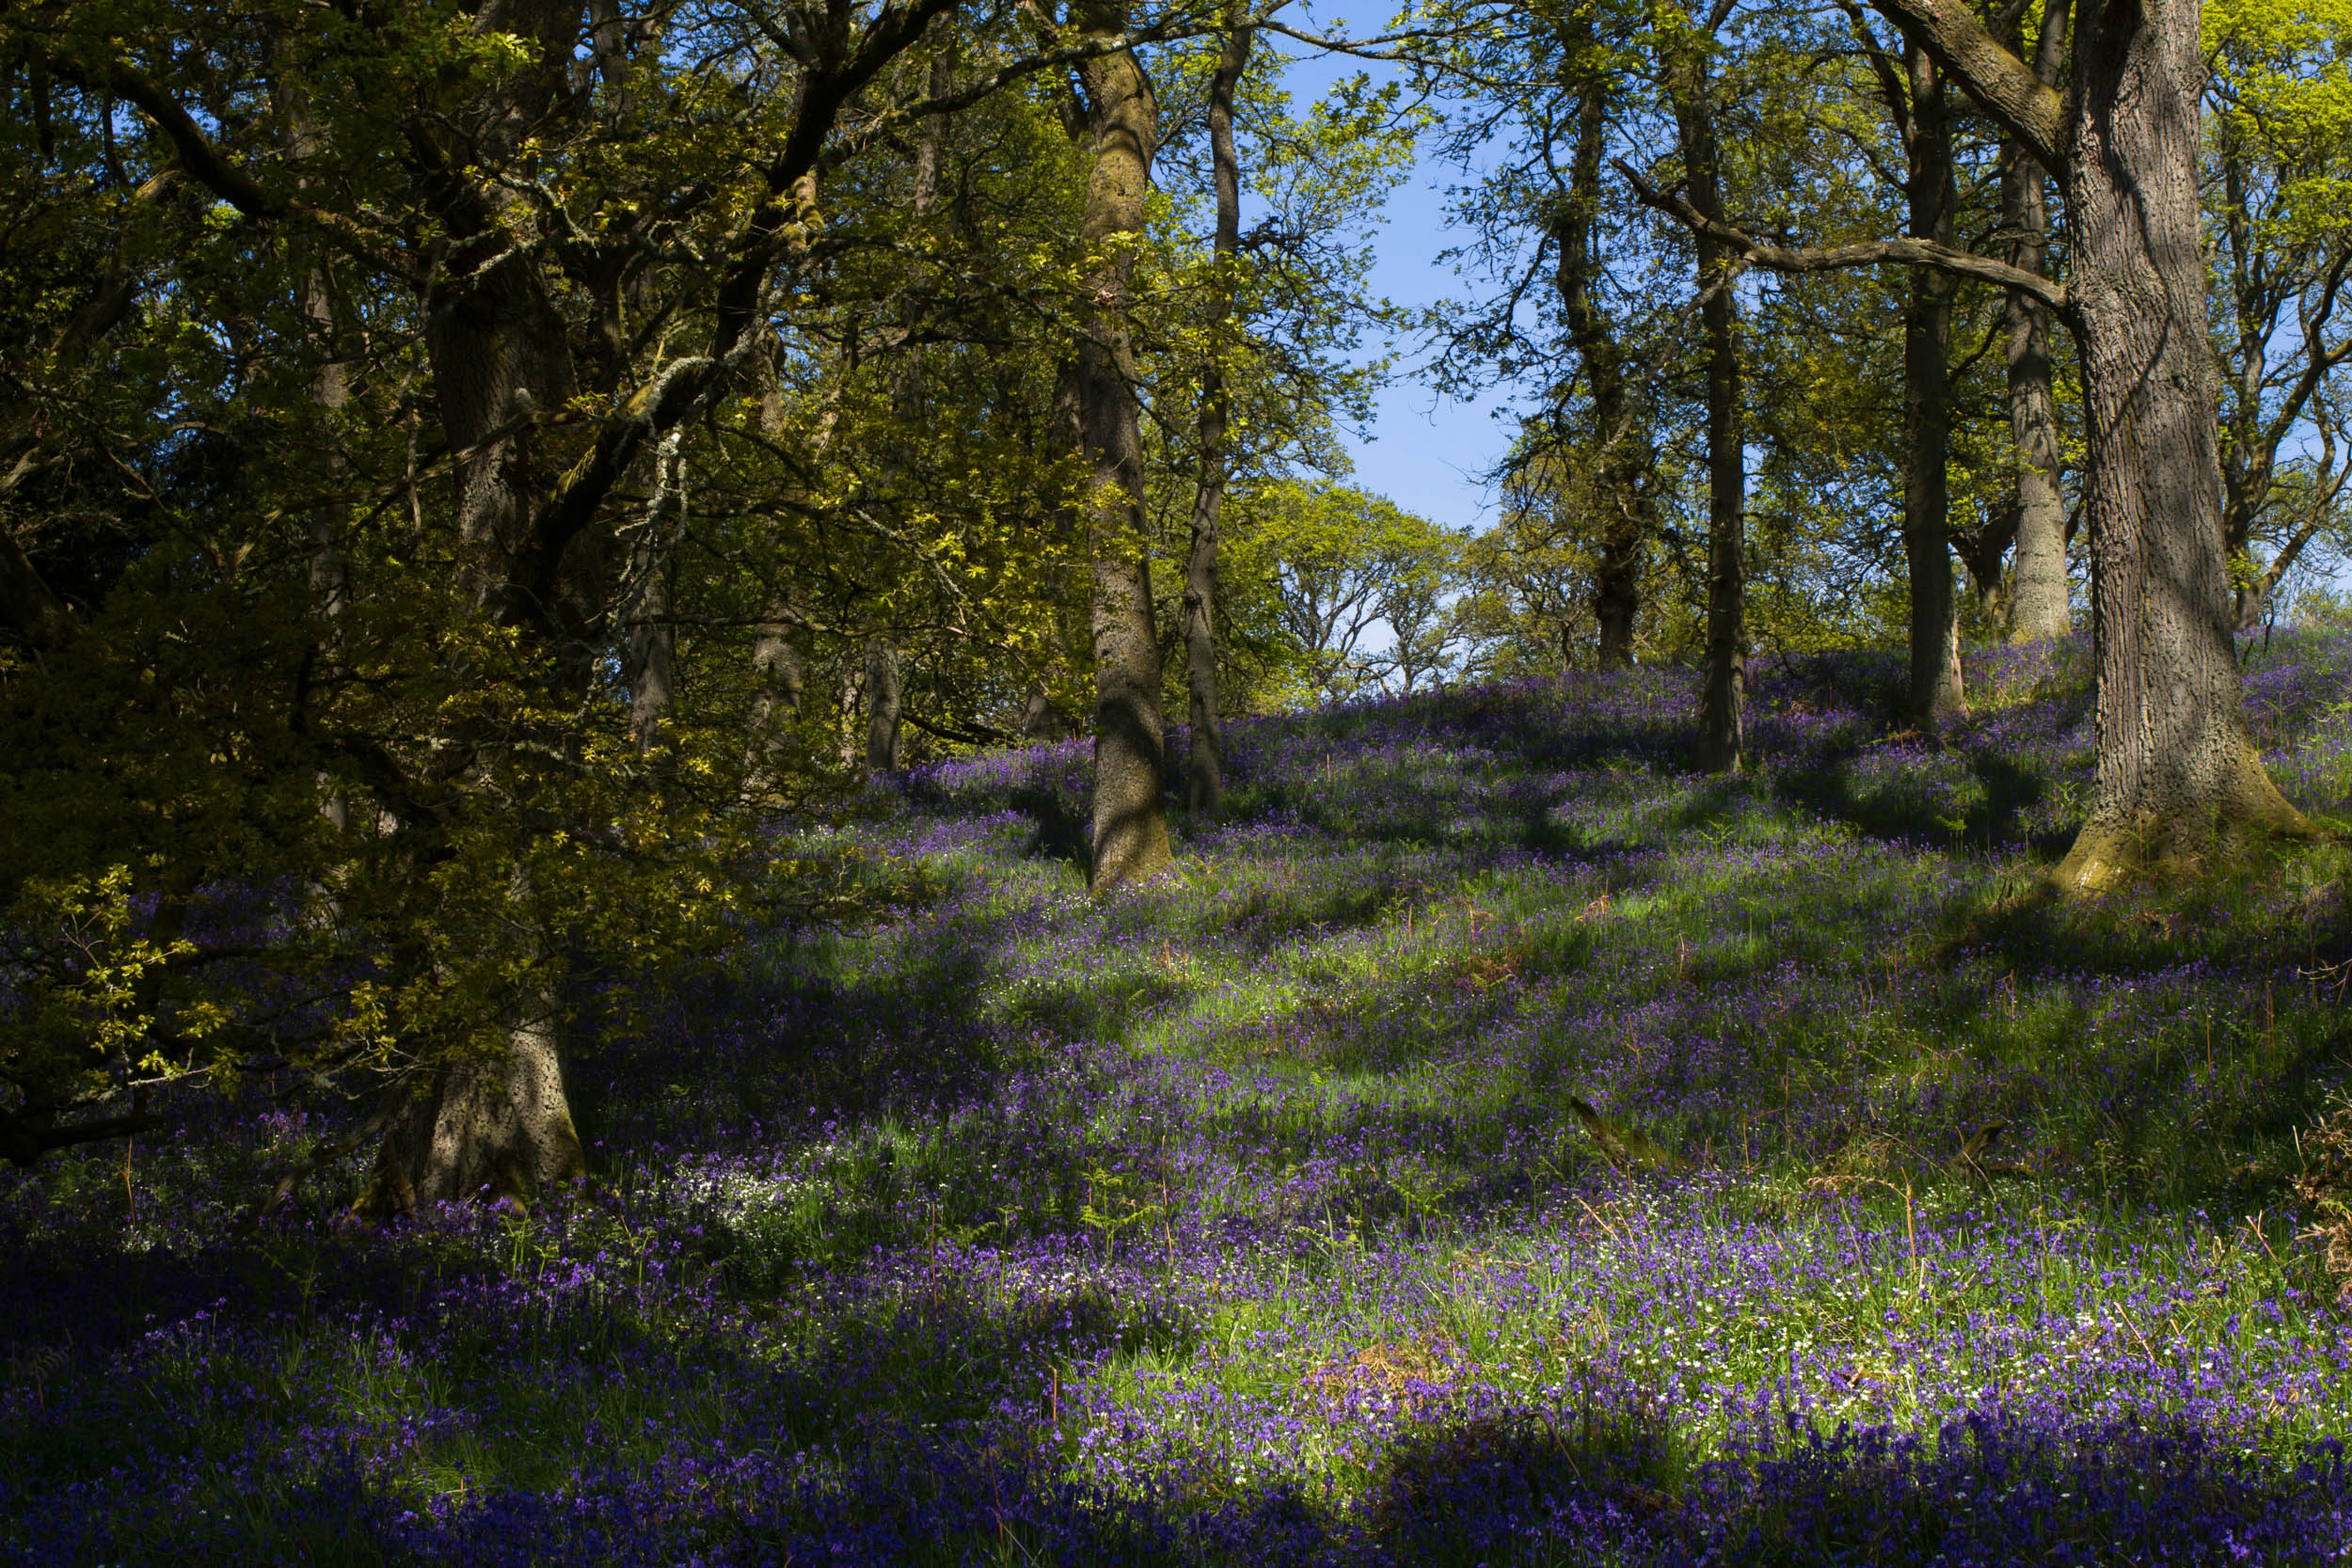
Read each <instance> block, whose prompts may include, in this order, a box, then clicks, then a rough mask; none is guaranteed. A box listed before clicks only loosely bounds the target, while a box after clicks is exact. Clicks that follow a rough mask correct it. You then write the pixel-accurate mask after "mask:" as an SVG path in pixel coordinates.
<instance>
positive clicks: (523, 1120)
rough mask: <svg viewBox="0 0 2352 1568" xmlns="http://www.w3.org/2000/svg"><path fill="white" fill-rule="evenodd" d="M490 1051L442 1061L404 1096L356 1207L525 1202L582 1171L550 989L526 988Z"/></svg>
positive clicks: (411, 1208)
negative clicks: (498, 1047) (500, 1045)
mask: <svg viewBox="0 0 2352 1568" xmlns="http://www.w3.org/2000/svg"><path fill="white" fill-rule="evenodd" d="M529 1001H530V1005H529V1006H527V1007H525V1008H524V1009H523V1010H522V1013H521V1016H518V1017H517V1018H516V1020H515V1022H514V1023H513V1025H512V1027H510V1028H509V1029H508V1030H507V1031H506V1037H505V1047H504V1049H503V1050H502V1051H500V1052H498V1053H495V1054H492V1055H488V1056H485V1057H481V1058H477V1059H469V1060H462V1061H455V1062H449V1063H445V1064H443V1065H442V1066H440V1067H439V1068H437V1069H434V1070H433V1071H432V1072H431V1073H429V1074H428V1075H427V1076H426V1080H425V1082H424V1083H423V1084H422V1085H420V1088H419V1091H418V1092H415V1093H413V1094H412V1097H411V1098H410V1099H409V1100H407V1101H405V1102H404V1103H403V1104H402V1105H401V1106H400V1107H399V1110H398V1112H397V1114H396V1115H395V1116H394V1117H393V1118H392V1120H391V1124H390V1126H389V1130H388V1131H387V1132H386V1133H385V1136H384V1142H383V1144H382V1145H381V1146H380V1148H378V1150H377V1153H376V1163H375V1169H374V1172H373V1176H372V1177H371V1179H370V1182H369V1191H368V1193H367V1195H366V1196H364V1197H363V1198H362V1199H361V1200H360V1202H361V1206H362V1207H363V1208H365V1209H368V1210H370V1211H373V1212H379V1213H390V1212H400V1213H414V1212H416V1211H417V1210H419V1209H421V1208H428V1207H431V1206H432V1205H435V1204H442V1203H462V1202H466V1201H468V1200H470V1199H475V1198H480V1197H485V1196H487V1197H492V1198H510V1199H513V1200H515V1201H516V1202H518V1203H528V1202H532V1201H534V1200H535V1199H537V1198H538V1197H539V1196H541V1195H543V1194H545V1193H547V1192H548V1191H550V1190H551V1189H553V1188H555V1187H557V1186H559V1185H561V1184H563V1183H564V1182H566V1181H569V1180H574V1179H576V1178H577V1177H579V1176H580V1175H581V1174H582V1173H583V1172H585V1171H586V1169H587V1160H586V1157H585V1154H584V1153H583V1151H582V1149H581V1148H580V1134H579V1132H576V1131H575V1130H574V1128H573V1126H572V1113H571V1104H570V1102H569V1101H567V1100H566V1099H565V1098H564V1072H563V1064H562V1060H561V1057H560V1055H559V1053H558V1048H557V1029H556V1005H555V1001H554V998H553V996H552V995H551V994H549V993H548V992H546V991H538V992H534V993H533V994H532V996H531V997H530V999H529Z"/></svg>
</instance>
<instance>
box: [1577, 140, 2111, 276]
mask: <svg viewBox="0 0 2352 1568" xmlns="http://www.w3.org/2000/svg"><path fill="white" fill-rule="evenodd" d="M1616 164H1617V172H1618V173H1619V174H1621V175H1623V176H1624V177H1625V179H1626V182H1627V183H1628V184H1629V185H1631V186H1632V187H1633V194H1634V195H1635V196H1636V197H1638V198H1640V199H1641V201H1642V204H1643V205H1644V206H1645V207H1649V208H1652V209H1654V210H1656V211H1658V212H1661V213H1663V214H1666V215H1667V216H1668V217H1670V218H1673V219H1674V220H1675V221H1676V222H1677V223H1679V224H1681V225H1682V226H1683V227H1684V228H1685V229H1688V230H1691V232H1692V233H1693V234H1697V235H1701V236H1703V237H1704V238H1707V239H1710V240H1713V241H1714V242H1715V243H1717V244H1718V245H1724V246H1725V247H1727V248H1728V249H1730V250H1731V251H1732V252H1733V253H1735V254H1736V255H1738V256H1739V257H1740V260H1741V261H1746V262H1747V263H1748V264H1750V265H1751V266H1758V267H1763V268H1765V269H1766V270H1768V271H1771V272H1790V273H1808V272H1839V271H1843V270H1845V269H1847V268H1849V267H1875V266H1884V265H1889V264H1892V265H1897V266H1906V267H1932V268H1934V269H1935V270H1936V271H1938V272H1946V273H1950V274H1952V275H1953V276H1955V277H1973V278H1976V279H1977V280H1978V281H1979V282H1983V283H1993V284H1997V285H1999V286H2000V287H2002V288H2005V289H2015V290H2017V291H2019V292H2020V293H2027V294H2031V295H2032V296H2033V297H2034V298H2036V299H2038V300H2040V301H2042V304H2044V305H2046V306H2048V307H2049V308H2050V309H2053V310H2058V311H2063V310H2065V309H2067V295H2066V288H2065V286H2064V285H2063V284H2060V283H2055V282H2053V281H2051V280H2050V279H2049V278H2046V277H2042V275H2041V274H2040V273H2034V272H2027V271H2026V269H2025V268H2023V267H2013V266H2010V264H2009V263H2008V262H2007V261H1995V260H1994V259H1993V258H1992V257H1990V256H1979V255H1978V254H1977V253H1976V252H1975V251H1973V250H1959V249H1955V248H1954V247H1952V246H1951V245H1938V244H1936V243H1935V242H1934V241H1933V240H1911V239H1902V240H1862V241H1858V242H1856V243H1854V244H1852V245H1819V246H1807V247H1805V248H1803V249H1798V250H1790V249H1788V248H1787V247H1785V246H1782V245H1767V244H1765V243H1764V242H1763V241H1761V240H1758V239H1756V238H1755V237H1754V236H1753V235H1750V234H1749V233H1747V232H1746V231H1745V230H1741V229H1739V228H1736V227H1734V226H1733V225H1731V224H1728V223H1724V222H1721V221H1718V220H1716V219H1712V218H1709V217H1707V216H1706V215H1705V214H1702V213H1700V212H1699V210H1698V209H1697V208H1695V207H1693V206H1692V205H1691V203H1690V202H1688V201H1686V200H1684V199H1683V198H1681V197H1679V196H1677V195H1676V194H1675V193H1674V192H1672V191H1661V190H1660V189H1659V188H1658V187H1657V186H1655V185H1653V184H1651V183H1650V182H1648V181H1647V180H1645V179H1644V178H1642V176H1641V175H1640V174H1639V173H1637V172H1636V171H1635V170H1634V169H1633V167H1632V166H1630V165H1629V164H1627V163H1626V162H1625V160H1624V159H1622V158H1620V159H1618V160H1617V161H1616Z"/></svg>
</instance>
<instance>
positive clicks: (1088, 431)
mask: <svg viewBox="0 0 2352 1568" xmlns="http://www.w3.org/2000/svg"><path fill="white" fill-rule="evenodd" d="M1078 20H1079V25H1080V29H1081V31H1082V32H1083V33H1085V34H1087V35H1088V36H1093V37H1103V36H1109V35H1115V34H1117V33H1119V32H1120V31H1123V30H1124V28H1125V25H1126V17H1125V13H1124V7H1123V5H1121V4H1120V3H1119V0H1093V3H1090V4H1089V5H1088V6H1086V7H1085V8H1082V9H1081V10H1080V12H1079V15H1078ZM1082 70H1083V72H1084V75H1085V77H1086V84H1087V88H1088V98H1089V104H1088V109H1089V115H1088V119H1089V125H1088V129H1089V135H1090V139H1091V141H1092V144H1093V151H1094V163H1093V167H1092V168H1091V169H1090V170H1089V173H1088V177H1087V195H1086V211H1085V215H1084V217H1083V219H1082V221H1081V225H1080V232H1081V235H1082V237H1083V238H1084V239H1085V241H1086V243H1087V245H1088V246H1089V249H1090V251H1091V252H1092V253H1093V255H1094V256H1095V258H1096V260H1095V261H1094V263H1093V266H1092V270H1091V274H1090V276H1089V277H1088V279H1087V289H1086V293H1087V297H1088V299H1089V305H1090V309H1089V310H1088V311H1087V314H1086V323H1085V335H1084V336H1083V337H1082V338H1081V340H1080V341H1079V343H1078V353H1077V360H1076V373H1077V393H1078V411H1079V424H1080V431H1081V434H1080V443H1081V446H1082V448H1083V451H1084V452H1085V455H1086V458H1087V462H1088V466H1089V468H1090V470H1091V472H1090V474H1089V483H1088V491H1087V499H1086V514H1087V524H1088V531H1089V544H1090V548H1091V551H1092V554H1093V560H1094V594H1093V611H1092V616H1091V621H1092V631H1093V639H1094V693H1095V696H1094V820H1093V831H1092V849H1093V872H1092V884H1093V887H1094V888H1095V890H1096V891H1098V892H1101V891H1105V890H1108V889H1111V888H1116V887H1120V886H1124V885H1127V884H1129V883H1132V882H1136V881H1138V880H1140V879H1144V878H1147V877H1150V876H1152V875H1154V874H1155V873H1157V872H1160V871H1163V870H1165V869H1167V868H1168V866H1169V865H1170V864H1171V863H1173V862H1174V859H1175V855H1174V852H1173V850H1172V849H1171V848H1170V847H1169V844H1168V810H1167V804H1166V800H1165V791H1164V789H1163V786H1162V783H1161V781H1162V777H1163V773H1164V753H1165V748H1166V746H1167V734H1166V727H1165V725H1164V723H1163V721H1162V719H1161V715H1160V644H1159V638H1158V636H1157V634H1156V632H1155V631H1154V629H1153V626H1152V576H1151V570H1152V569H1151V562H1150V556H1149V546H1150V539H1149V534H1148V531H1147V524H1146V520H1145V515H1144V509H1143V443H1142V436H1141V432H1140V430H1139V428H1138V423H1137V420H1138V411H1137V409H1136V395H1135V387H1134V350H1133V346H1132V343H1131V341H1130V337H1129V331H1128V324H1127V309H1128V306H1129V303H1130V297H1131V293H1132V277H1133V274H1134V270H1135V255H1134V249H1133V246H1134V245H1135V244H1136V243H1137V242H1138V241H1139V240H1140V238H1141V235H1142V232H1143V226H1144V216H1145V214H1144V207H1145V201H1146V198H1147V196H1148V194H1149V192H1150V188H1151V177H1152V154H1153V153H1154V151H1155V150H1157V146H1158V135H1159V117H1158V111H1157V109H1156V107H1155V105H1154V104H1153V103H1152V87H1151V83H1150V82H1149V81H1147V80H1146V79H1145V77H1144V74H1143V67H1142V64H1141V62H1139V61H1138V60H1137V59H1136V56H1135V54H1134V52H1133V51H1132V50H1126V49H1121V50H1118V51H1116V52H1114V53H1110V54H1106V55H1100V56H1097V57H1096V58H1094V59H1090V60H1089V61H1087V62H1086V64H1085V65H1084V67H1083V68H1082Z"/></svg>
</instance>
